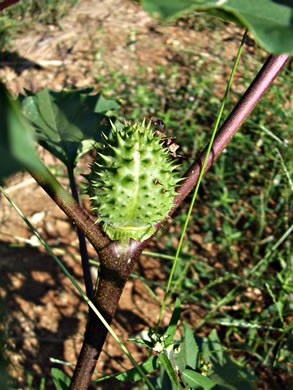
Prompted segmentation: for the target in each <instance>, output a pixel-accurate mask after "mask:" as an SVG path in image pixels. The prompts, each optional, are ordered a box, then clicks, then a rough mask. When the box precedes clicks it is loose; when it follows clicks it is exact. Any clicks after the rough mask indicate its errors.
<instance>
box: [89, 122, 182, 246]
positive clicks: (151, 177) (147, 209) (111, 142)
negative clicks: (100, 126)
mask: <svg viewBox="0 0 293 390" xmlns="http://www.w3.org/2000/svg"><path fill="white" fill-rule="evenodd" d="M104 138H105V143H104V144H103V146H102V147H101V148H100V149H98V150H97V152H98V153H97V158H96V160H95V162H94V163H93V164H92V166H91V173H90V174H89V176H88V192H89V195H90V200H91V207H92V210H93V211H94V212H95V213H96V214H97V215H98V221H99V222H102V223H103V227H104V230H105V231H106V233H107V234H108V235H109V237H110V238H111V239H112V240H119V239H121V238H123V237H129V238H134V239H136V240H137V241H143V240H145V239H147V238H148V237H150V236H151V235H152V234H153V233H154V231H155V224H156V223H158V222H161V221H162V220H163V219H164V218H165V217H166V216H167V214H168V212H169V211H170V209H171V208H172V206H173V200H174V197H175V195H176V192H175V188H176V185H177V183H178V181H179V180H180V179H179V178H178V176H177V174H176V172H175V169H176V165H175V163H174V161H172V159H171V158H170V155H169V153H168V150H167V149H166V148H165V147H164V146H163V145H162V140H161V137H160V136H158V135H157V134H156V132H155V130H154V129H153V128H152V125H151V122H149V123H148V125H146V124H145V121H143V122H142V123H126V125H125V127H124V128H123V129H122V130H118V129H117V128H116V127H115V126H114V125H112V132H111V134H110V135H109V136H108V137H106V136H105V137H104Z"/></svg>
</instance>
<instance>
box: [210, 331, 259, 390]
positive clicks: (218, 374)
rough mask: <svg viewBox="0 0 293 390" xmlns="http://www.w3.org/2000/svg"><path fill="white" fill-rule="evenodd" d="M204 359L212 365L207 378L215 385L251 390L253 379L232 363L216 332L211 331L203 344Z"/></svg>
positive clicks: (245, 370) (240, 367)
mask: <svg viewBox="0 0 293 390" xmlns="http://www.w3.org/2000/svg"><path fill="white" fill-rule="evenodd" d="M203 350H204V354H203V356H204V359H205V360H208V361H210V362H211V363H212V368H211V370H210V372H209V373H208V377H209V378H210V379H211V380H212V381H213V382H215V383H216V384H218V385H220V386H223V387H225V389H230V390H253V389H254V388H255V387H254V386H253V383H254V382H255V377H254V376H253V375H251V374H250V372H249V371H248V370H247V369H246V368H245V367H242V366H240V365H239V364H237V363H236V362H234V361H233V360H232V359H231V358H230V357H229V356H228V354H227V353H226V352H225V350H224V348H223V346H222V344H221V341H220V339H219V337H218V334H217V332H216V330H213V331H212V332H211V333H210V335H209V337H208V340H207V342H206V343H204V344H203Z"/></svg>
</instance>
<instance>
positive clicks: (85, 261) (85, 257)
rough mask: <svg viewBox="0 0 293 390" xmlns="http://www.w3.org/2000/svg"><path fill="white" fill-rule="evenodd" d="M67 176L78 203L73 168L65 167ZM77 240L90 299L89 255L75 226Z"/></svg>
mask: <svg viewBox="0 0 293 390" xmlns="http://www.w3.org/2000/svg"><path fill="white" fill-rule="evenodd" d="M67 171H68V176H69V182H70V188H71V193H72V196H73V199H74V200H75V201H76V203H77V204H78V205H79V198H78V192H77V188H76V182H75V178H74V174H73V168H72V167H67ZM76 232H77V237H78V242H79V252H80V256H81V264H82V270H83V278H84V284H85V289H86V295H87V296H88V297H89V299H92V297H93V293H94V289H93V281H92V277H91V271H90V265H89V256H88V251H87V247H86V241H85V237H84V235H83V234H82V232H81V231H80V230H79V228H78V227H76Z"/></svg>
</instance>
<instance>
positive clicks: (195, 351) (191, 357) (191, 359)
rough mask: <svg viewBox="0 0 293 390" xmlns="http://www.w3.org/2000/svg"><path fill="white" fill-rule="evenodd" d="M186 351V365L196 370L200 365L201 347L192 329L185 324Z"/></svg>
mask: <svg viewBox="0 0 293 390" xmlns="http://www.w3.org/2000/svg"><path fill="white" fill-rule="evenodd" d="M183 326H184V328H183V329H184V351H185V362H186V366H187V367H190V368H193V369H194V370H196V369H197V368H198V367H199V348H198V345H197V343H196V341H195V339H194V335H193V332H192V330H191V329H190V328H189V327H188V325H187V324H184V325H183Z"/></svg>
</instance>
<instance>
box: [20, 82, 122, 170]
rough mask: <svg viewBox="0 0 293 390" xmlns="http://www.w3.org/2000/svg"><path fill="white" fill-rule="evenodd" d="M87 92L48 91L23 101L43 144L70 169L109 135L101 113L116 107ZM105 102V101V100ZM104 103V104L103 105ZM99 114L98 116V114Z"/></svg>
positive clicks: (24, 107) (105, 121)
mask: <svg viewBox="0 0 293 390" xmlns="http://www.w3.org/2000/svg"><path fill="white" fill-rule="evenodd" d="M85 92H88V90H86V91H69V92H68V91H62V92H52V91H49V90H48V89H45V90H43V91H41V92H38V93H37V94H35V95H30V96H27V97H25V98H24V99H23V111H24V114H25V115H26V117H27V118H28V119H29V120H30V122H31V123H32V125H33V127H34V129H35V134H36V137H37V138H38V140H39V143H40V144H41V145H42V146H43V147H44V148H46V149H47V150H49V151H50V152H51V153H52V154H54V156H56V157H57V158H59V159H60V160H61V161H62V162H63V163H64V164H65V165H66V166H67V167H74V166H75V165H76V163H77V161H78V159H79V158H80V156H81V155H82V154H83V153H84V152H85V151H87V150H89V148H90V142H91V143H92V145H93V144H94V143H95V142H99V141H101V140H102V138H101V136H102V133H105V134H108V133H109V131H110V129H111V125H110V122H109V119H108V117H107V116H105V115H104V114H102V113H101V112H97V110H100V111H101V110H104V109H108V108H109V107H110V106H111V107H114V105H115V104H114V101H110V102H108V106H107V104H106V100H105V99H104V98H101V95H100V94H98V95H94V96H90V95H87V94H85ZM101 99H102V100H101ZM99 102H100V103H99ZM95 111H96V112H95Z"/></svg>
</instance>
